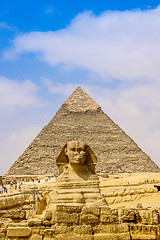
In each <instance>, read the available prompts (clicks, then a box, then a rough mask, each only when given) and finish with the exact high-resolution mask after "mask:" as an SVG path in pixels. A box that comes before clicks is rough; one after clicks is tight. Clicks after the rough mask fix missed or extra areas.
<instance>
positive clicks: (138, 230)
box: [130, 224, 159, 240]
mask: <svg viewBox="0 0 160 240" xmlns="http://www.w3.org/2000/svg"><path fill="white" fill-rule="evenodd" d="M130 232H131V237H132V239H133V240H145V239H147V240H148V239H149V240H150V239H159V238H158V227H157V226H154V225H140V224H138V225H137V224H136V225H131V226H130Z"/></svg>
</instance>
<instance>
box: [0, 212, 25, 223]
mask: <svg viewBox="0 0 160 240" xmlns="http://www.w3.org/2000/svg"><path fill="white" fill-rule="evenodd" d="M0 217H1V218H11V219H21V220H23V219H26V211H24V210H19V209H10V210H1V211H0Z"/></svg>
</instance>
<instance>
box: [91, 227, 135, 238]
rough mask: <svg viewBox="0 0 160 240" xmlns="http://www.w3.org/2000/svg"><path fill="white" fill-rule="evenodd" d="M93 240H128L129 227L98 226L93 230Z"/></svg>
mask: <svg viewBox="0 0 160 240" xmlns="http://www.w3.org/2000/svg"><path fill="white" fill-rule="evenodd" d="M93 231H94V240H95V239H96V240H111V239H113V240H114V239H115V240H119V239H121V240H124V239H125V240H130V239H131V238H130V232H129V225H128V224H125V223H122V224H108V225H98V226H95V227H94V229H93Z"/></svg>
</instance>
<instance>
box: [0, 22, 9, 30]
mask: <svg viewBox="0 0 160 240" xmlns="http://www.w3.org/2000/svg"><path fill="white" fill-rule="evenodd" d="M4 29H7V30H10V26H9V25H8V24H7V23H6V22H0V30H4Z"/></svg>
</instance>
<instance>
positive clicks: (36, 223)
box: [28, 218, 42, 227]
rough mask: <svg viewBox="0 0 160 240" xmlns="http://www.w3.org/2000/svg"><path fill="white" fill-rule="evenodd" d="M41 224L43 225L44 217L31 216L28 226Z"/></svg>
mask: <svg viewBox="0 0 160 240" xmlns="http://www.w3.org/2000/svg"><path fill="white" fill-rule="evenodd" d="M41 225H42V219H38V218H31V219H29V220H28V226H30V227H34V226H41Z"/></svg>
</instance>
